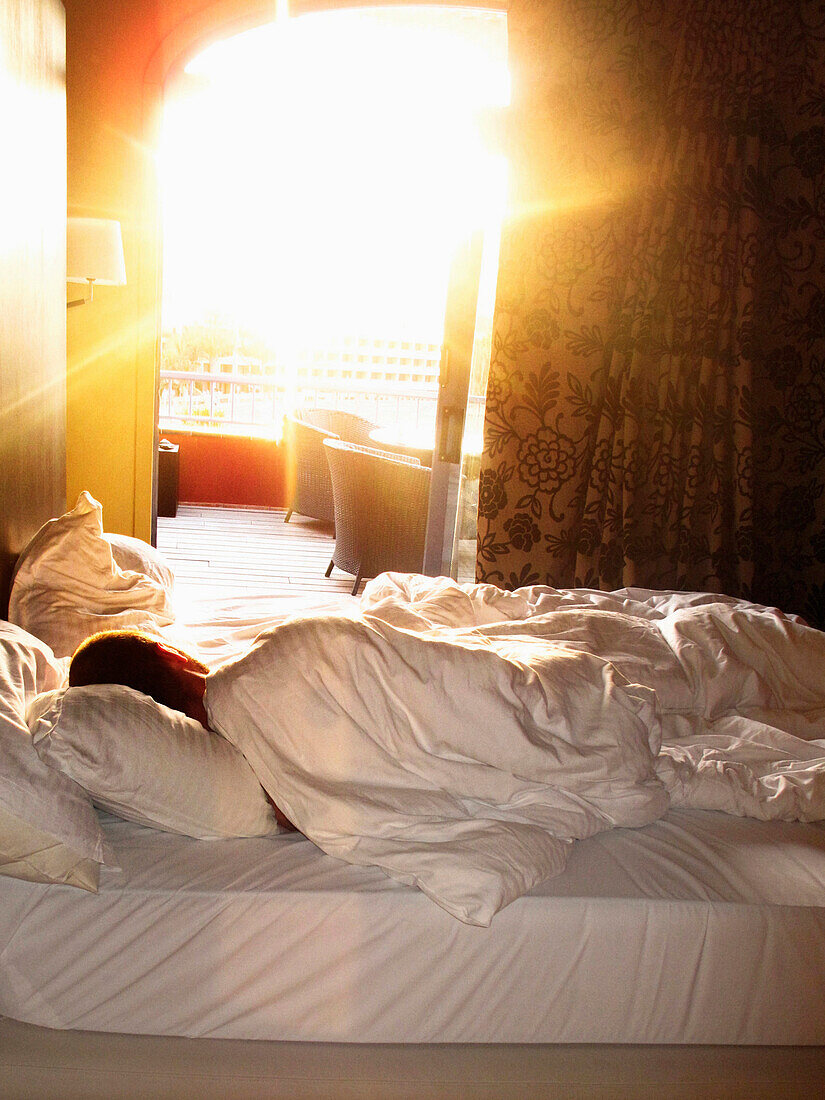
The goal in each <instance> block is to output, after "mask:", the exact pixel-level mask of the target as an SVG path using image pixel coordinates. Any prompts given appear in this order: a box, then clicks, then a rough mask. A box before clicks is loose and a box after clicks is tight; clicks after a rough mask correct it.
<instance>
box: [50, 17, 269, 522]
mask: <svg viewBox="0 0 825 1100" xmlns="http://www.w3.org/2000/svg"><path fill="white" fill-rule="evenodd" d="M65 4H66V54H67V62H66V90H67V128H68V206H69V210H68V212H69V214H70V215H75V216H89V217H106V218H116V219H117V220H119V221H120V222H121V225H122V228H123V245H124V253H125V258H126V274H127V285H126V286H125V287H100V288H99V289H98V290H96V291H95V297H94V301H93V302H92V303H91V304H87V305H85V306H81V307H78V308H75V309H72V310H69V313H68V318H67V334H66V352H67V394H66V400H67V445H66V451H67V454H66V466H67V475H66V478H67V496H68V500H69V503H70V504H72V503H73V502H74V500H75V498H76V497H77V494H78V493H79V492H80V491H81V490H82V489H88V490H89V491H90V492H91V493H92V495H93V496H95V497H96V498H97V499H98V500H100V501H101V503H102V504H103V514H104V519H105V523H106V527H107V529H108V530H111V531H119V532H122V533H125V534H135V535H137V536H139V537H141V538H148V537H149V534H150V529H151V512H152V463H153V451H154V442H153V441H154V423H155V392H156V349H157V333H158V322H159V314H158V306H159V302H158V293H157V287H158V247H157V243H158V216H157V206H156V203H157V197H156V187H155V172H154V150H155V146H156V134H157V123H158V119H159V111H160V105H161V96H162V88H163V83H164V80H165V79H166V77H167V75H168V74H169V72H170V70H171V69H172V67H173V66H174V64H175V63H176V62H179V61H180V59H181V56H182V55H183V54H186V53H188V52H191V51H192V50H193V48H194V49H197V48H199V46H200V45H202V44H205V43H206V41H208V39H209V38H210V37H212V36H214V34H215V33H216V30H215V28H224V30H223V31H222V32H221V33H226V30H225V29H226V28H228V29H229V30H230V31H231V30H232V29H235V28H236V27H237V29H240V28H241V27H242V26H244V25H247V24H248V23H250V22H260V21H261V20H263V19H265V18H271V17H272V15H273V14H274V3H273V0H218V2H215V0H213V2H212V3H205V2H204V0H65ZM205 231H206V232H208V227H205ZM78 290H82V288H78V287H76V286H74V287H69V288H68V293H69V294H70V295H72V294H74V296H77V294H78Z"/></svg>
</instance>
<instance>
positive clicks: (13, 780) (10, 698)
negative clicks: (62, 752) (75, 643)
mask: <svg viewBox="0 0 825 1100" xmlns="http://www.w3.org/2000/svg"><path fill="white" fill-rule="evenodd" d="M63 679H64V670H63V667H62V665H61V664H60V663H59V662H58V661H56V660H55V659H54V656H53V654H52V652H51V650H50V649H49V647H48V646H47V645H45V644H44V643H43V642H41V641H39V640H38V639H37V638H34V637H32V636H31V635H30V634H27V633H26V632H25V631H23V630H20V629H19V628H18V627H16V626H12V624H11V623H7V622H2V621H0V874H4V875H10V876H12V877H13V878H25V879H29V880H30V881H32V882H61V883H67V884H69V885H72V886H81V887H84V888H85V889H87V890H96V889H97V884H98V877H99V871H100V864H101V863H102V862H103V836H102V834H101V831H100V825H99V823H98V820H97V814H96V813H95V811H94V808H93V806H92V803H91V800H90V799H89V796H88V795H87V794H86V793H85V791H83V790H81V789H80V787H78V786H77V784H76V783H73V782H72V781H71V779H69V778H68V777H67V776H65V775H62V774H61V773H60V772H56V771H54V770H53V769H51V768H48V767H47V766H46V765H45V764H44V763H43V762H42V761H41V760H40V758H39V757H38V755H37V753H36V752H35V751H34V747H33V745H32V739H31V734H30V733H29V729H28V726H27V724H26V704H27V702H28V701H29V700H30V699H31V698H32V697H33V696H35V695H36V694H37V692H39V691H46V690H49V689H52V688H54V687H56V686H57V685H58V684H61V683H62V682H63Z"/></svg>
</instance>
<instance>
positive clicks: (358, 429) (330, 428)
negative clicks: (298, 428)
mask: <svg viewBox="0 0 825 1100" xmlns="http://www.w3.org/2000/svg"><path fill="white" fill-rule="evenodd" d="M296 415H297V416H298V418H299V419H300V420H303V421H304V422H305V423H306V424H312V426H313V427H314V428H320V429H321V431H322V432H327V433H329V435H337V436H338V438H339V439H343V440H344V442H345V443H355V444H357V445H358V446H359V447H371V446H373V444H372V443H371V442H370V432H371V431H372V430H373V429H374V428H377V427H378V425H377V424H373V422H372V421H371V420H366V419H365V418H364V417H363V416H356V415H355V413H351V412H345V411H344V410H343V409H301V410H299V411H298V413H297V414H296Z"/></svg>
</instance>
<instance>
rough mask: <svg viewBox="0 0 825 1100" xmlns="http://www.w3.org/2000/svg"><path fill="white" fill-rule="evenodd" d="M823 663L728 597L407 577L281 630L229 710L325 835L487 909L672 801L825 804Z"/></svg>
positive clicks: (792, 810) (253, 663) (293, 801)
mask: <svg viewBox="0 0 825 1100" xmlns="http://www.w3.org/2000/svg"><path fill="white" fill-rule="evenodd" d="M823 672H825V635H823V634H821V633H820V632H818V631H816V630H813V629H811V628H809V627H807V626H806V625H805V624H804V623H802V622H801V621H799V620H797V619H795V618H794V617H792V616H786V615H783V614H782V613H780V612H778V611H776V610H775V609H768V608H760V607H757V606H754V605H751V604H748V603H746V602H743V601H737V600H733V599H729V598H725V597H717V596H713V595H708V594H684V593H653V592H645V591H639V590H632V589H631V590H623V591H620V592H616V593H603V592H596V591H588V590H582V589H578V590H571V591H558V590H555V589H549V588H544V587H534V588H527V589H521V590H519V591H518V592H515V593H507V592H503V591H500V590H498V589H495V588H493V587H492V586H486V585H478V586H458V585H456V584H454V583H453V582H451V581H449V580H446V579H444V578H438V579H435V580H432V579H427V578H423V577H418V576H400V575H385V576H383V577H381V578H378V579H377V580H375V581H373V582H371V583H370V584H369V585H368V586H367V588H366V590H365V592H364V596H363V597H362V601H361V605H360V609H359V613H358V614H352V615H346V614H338V615H333V616H307V617H298V618H295V619H293V620H291V621H289V622H288V623H286V624H284V625H282V626H279V627H276V628H274V629H272V630H270V631H266V632H264V634H262V635H261V636H260V638H259V639H258V640H257V641H256V643H255V644H254V646H253V648H252V650H251V651H250V652H249V653H248V654H247V655H245V656H244V657H242V658H241V659H239V660H237V661H234V662H230V663H229V664H227V665H225V666H223V667H222V668H220V669H219V670H218V671H217V672H216V673H215V674H214V675H213V677H212V678H211V680H210V683H209V687H208V691H207V708H208V711H209V714H210V719H211V721H212V723H213V725H214V726H215V727H216V728H217V729H219V730H221V732H222V733H224V735H225V736H227V737H228V738H229V740H231V741H233V742H234V743H235V744H236V745H237V746H238V747H239V748H240V749H241V751H242V752H243V753H244V755H245V756H246V757H247V759H248V760H249V762H250V764H251V765H252V767H253V768H254V770H255V771H256V773H257V774H258V777H259V779H260V780H261V782H262V783H263V785H264V787H265V788H266V789H267V790H268V791H269V793H270V794H271V795H272V797H273V798H274V799H275V800H276V802H277V803H278V804H279V805H280V806H281V808H282V809H283V810H284V811H285V812H286V813H287V815H288V816H289V817H290V818H291V820H293V821H294V822H295V824H296V825H297V826H298V827H299V828H300V829H301V830H302V831H303V832H305V833H306V835H307V836H309V837H310V839H312V840H313V841H314V842H315V843H316V844H318V845H319V847H321V848H322V849H323V850H324V851H326V852H328V853H329V854H331V855H334V856H337V857H339V858H342V859H345V860H347V861H349V862H351V863H357V864H374V865H377V866H379V867H381V868H382V869H383V870H384V871H385V872H386V873H388V874H389V875H391V876H392V877H394V878H397V879H399V880H401V881H404V882H409V883H414V884H416V885H417V886H419V887H420V888H421V889H422V890H423V891H424V892H425V893H427V894H428V895H429V896H430V897H431V898H432V899H433V900H434V901H436V902H437V903H438V904H439V905H440V906H442V907H443V908H444V909H446V910H447V911H448V912H450V913H452V914H453V915H455V916H457V917H459V918H460V919H461V920H463V921H465V922H467V923H471V924H480V925H487V924H489V922H490V920H491V919H492V917H493V915H494V914H495V912H496V911H497V910H499V909H501V908H502V907H503V906H505V905H507V904H508V903H509V902H511V901H512V900H514V898H516V897H518V896H520V895H521V894H523V893H525V892H527V891H529V890H530V889H531V887H533V886H534V885H536V884H537V883H538V882H540V881H542V880H543V879H546V878H548V877H549V876H551V875H553V874H556V873H558V872H559V871H560V870H561V869H562V868H563V867H564V864H565V861H566V858H567V855H568V852H569V848H570V844H571V842H572V841H574V840H576V839H582V838H584V837H587V836H590V835H593V834H594V833H596V832H598V831H600V830H603V829H606V828H610V827H612V826H616V825H624V826H637V825H643V824H646V823H648V822H650V821H653V820H654V819H656V818H658V817H660V816H661V815H662V814H663V813H664V812H665V811H666V810H667V808H668V806H669V805H671V804H673V805H681V806H686V807H691V808H710V809H722V810H725V811H727V812H729V813H735V814H740V815H748V816H757V817H762V818H780V819H784V820H789V819H801V820H808V821H811V820H818V819H821V818H823V817H825V743H823V742H818V741H817V740H816V738H817V736H818V735H819V734H820V733H823V734H825V725H822V724H820V720H819V719H820V715H825V675H823ZM800 734H802V735H803V736H800Z"/></svg>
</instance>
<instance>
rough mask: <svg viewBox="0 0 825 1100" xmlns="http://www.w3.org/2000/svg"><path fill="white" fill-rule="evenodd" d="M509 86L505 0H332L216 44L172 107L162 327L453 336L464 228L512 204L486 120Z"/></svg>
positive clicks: (300, 335)
mask: <svg viewBox="0 0 825 1100" xmlns="http://www.w3.org/2000/svg"><path fill="white" fill-rule="evenodd" d="M508 101H509V74H508V69H507V37H506V17H505V16H504V14H503V13H500V12H490V11H480V10H475V9H464V8H440V7H423V8H386V9H381V8H373V9H366V10H357V9H355V10H349V11H339V12H324V13H317V14H312V15H304V16H300V17H296V18H293V19H288V20H279V21H278V22H277V23H276V24H271V25H269V26H266V27H263V28H258V29H256V30H252V31H247V32H244V33H243V34H240V35H236V36H234V37H232V38H230V39H226V40H224V41H222V42H219V43H217V44H215V45H213V46H211V47H209V48H208V49H206V50H204V51H203V52H202V53H201V54H200V55H198V57H196V58H195V59H193V61H192V62H190V64H189V65H188V66H187V71H186V74H185V76H184V77H183V78H182V80H181V81H180V82H179V83H178V85H177V87H176V88H175V89H174V94H170V96H169V98H168V102H167V105H166V109H165V113H164V127H163V141H162V147H161V150H160V157H159V171H160V177H161V194H162V207H163V211H162V212H163V224H164V261H163V275H164V305H163V309H164V327H165V328H167V327H174V326H176V325H179V324H183V323H186V322H187V321H188V320H193V319H195V318H197V317H200V316H203V315H205V314H209V313H214V312H219V313H220V314H222V315H224V316H230V317H233V318H234V319H235V321H236V323H237V324H238V325H239V326H240V327H242V328H245V329H248V330H253V331H256V332H259V333H261V334H262V335H263V336H264V337H265V338H267V339H268V340H269V341H274V342H279V343H281V344H284V343H285V344H290V343H295V342H296V341H297V342H300V341H301V340H302V339H305V338H306V335H307V333H310V332H311V333H312V335H313V339H317V338H320V337H322V336H323V335H324V334H325V333H341V332H348V333H362V332H369V333H392V334H395V335H405V334H408V333H409V334H415V335H421V336H422V337H425V338H429V339H438V340H440V331H441V326H442V323H443V314H444V298H445V293H446V280H447V274H448V270H449V264H450V260H451V257H452V254H453V252H454V249H455V247H456V244H457V242H458V241H459V240H460V239H461V238H462V236H463V235H465V234H466V233H467V232H469V231H470V230H471V229H473V228H475V227H478V226H481V225H488V224H490V222H491V219H492V221H493V222H495V220H496V218H500V216H501V212H502V207H503V203H504V201H505V194H506V164H505V163H504V161H503V159H502V158H501V157H500V156H497V155H496V154H495V153H493V152H491V151H490V150H489V149H488V148H486V147H485V144H484V141H483V138H482V134H481V129H480V127H479V125H478V119H479V115H480V113H481V112H484V111H489V110H490V109H491V108H492V109H496V108H500V107H503V106H504V105H506V103H507V102H508Z"/></svg>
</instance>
